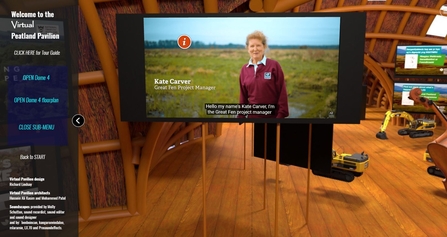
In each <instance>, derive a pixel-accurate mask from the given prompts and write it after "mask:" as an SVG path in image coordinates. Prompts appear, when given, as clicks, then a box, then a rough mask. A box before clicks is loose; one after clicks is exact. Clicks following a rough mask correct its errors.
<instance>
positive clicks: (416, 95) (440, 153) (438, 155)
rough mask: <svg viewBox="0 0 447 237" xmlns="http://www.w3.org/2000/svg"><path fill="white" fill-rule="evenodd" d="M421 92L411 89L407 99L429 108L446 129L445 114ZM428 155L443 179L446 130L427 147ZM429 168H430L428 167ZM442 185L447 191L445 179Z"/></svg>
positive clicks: (446, 160)
mask: <svg viewBox="0 0 447 237" xmlns="http://www.w3.org/2000/svg"><path fill="white" fill-rule="evenodd" d="M421 95H422V90H421V89H420V88H413V89H412V90H411V91H410V95H409V98H410V99H412V100H413V101H414V102H416V103H420V104H422V105H423V106H424V107H425V108H427V109H428V108H431V109H432V110H433V111H434V112H435V114H436V116H438V117H439V119H441V122H442V124H443V125H444V127H447V117H446V116H445V114H444V113H443V112H442V111H441V110H440V109H439V107H438V106H437V105H436V104H435V102H433V101H431V100H429V99H427V98H425V97H422V96H421ZM427 150H428V153H429V154H430V157H431V158H432V160H433V163H435V165H436V168H437V169H439V170H440V171H441V172H442V173H443V174H444V177H445V174H447V130H446V131H445V132H444V133H443V134H441V136H439V137H438V138H436V139H435V140H434V141H432V142H431V143H429V144H428V145H427ZM429 168H430V167H429ZM442 182H443V183H444V188H445V190H446V191H447V182H446V179H444V180H443V181H442Z"/></svg>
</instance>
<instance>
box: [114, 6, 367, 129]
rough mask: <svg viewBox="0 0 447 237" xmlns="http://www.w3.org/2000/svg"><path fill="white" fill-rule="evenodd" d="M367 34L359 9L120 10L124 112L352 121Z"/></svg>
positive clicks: (157, 117)
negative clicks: (187, 12) (300, 11)
mask: <svg viewBox="0 0 447 237" xmlns="http://www.w3.org/2000/svg"><path fill="white" fill-rule="evenodd" d="M129 25H132V27H131V28H129ZM364 33H365V15H364V14H362V13H336V14H335V13H331V14H329V13H328V14H309V13H306V14H293V15H292V14H262V15H261V14H225V15H216V14H204V15H194V16H192V15H127V14H124V15H117V40H118V69H119V70H118V71H119V81H120V99H121V118H122V120H124V121H201V122H207V121H221V122H275V123H278V122H281V123H283V122H284V123H287V122H290V123H297V122H298V123H359V121H360V116H353V114H354V115H360V112H359V111H360V107H361V105H360V101H362V100H361V96H362V95H361V86H362V85H361V78H362V72H363V50H364ZM356 111H357V112H356Z"/></svg>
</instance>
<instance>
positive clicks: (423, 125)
mask: <svg viewBox="0 0 447 237" xmlns="http://www.w3.org/2000/svg"><path fill="white" fill-rule="evenodd" d="M393 117H401V118H405V119H406V120H407V121H408V122H407V125H406V127H405V128H402V129H399V131H397V133H398V134H399V135H401V136H406V135H408V136H409V137H410V138H420V137H431V136H433V134H434V132H433V130H434V129H435V128H436V122H435V121H434V120H430V119H425V118H423V119H414V118H413V116H411V114H409V113H407V112H405V111H397V110H389V111H387V112H386V113H385V118H384V119H383V122H382V126H380V131H379V132H378V133H377V134H376V137H377V138H379V139H382V140H385V139H388V137H387V136H386V132H385V130H386V127H387V126H388V123H389V122H390V120H391V118H393Z"/></svg>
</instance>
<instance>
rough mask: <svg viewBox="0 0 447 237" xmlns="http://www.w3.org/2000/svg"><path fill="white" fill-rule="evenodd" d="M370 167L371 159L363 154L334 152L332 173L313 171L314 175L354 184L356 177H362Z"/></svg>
mask: <svg viewBox="0 0 447 237" xmlns="http://www.w3.org/2000/svg"><path fill="white" fill-rule="evenodd" d="M368 166H369V157H368V155H367V154H365V153H364V152H362V153H354V154H348V153H341V154H338V153H337V152H336V151H335V150H332V169H331V172H330V173H322V172H319V171H316V170H312V173H313V174H314V175H318V176H323V177H327V178H331V179H336V180H340V181H344V182H352V181H353V180H354V179H355V177H360V176H361V175H362V174H363V172H364V171H365V170H366V168H368Z"/></svg>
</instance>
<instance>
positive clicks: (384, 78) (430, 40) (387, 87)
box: [316, 0, 447, 109]
mask: <svg viewBox="0 0 447 237" xmlns="http://www.w3.org/2000/svg"><path fill="white" fill-rule="evenodd" d="M416 4H417V1H415V0H412V1H411V2H410V5H409V6H403V5H391V2H390V1H387V2H385V4H383V5H382V4H381V5H357V6H342V7H336V8H330V9H322V10H318V11H316V12H371V11H381V15H380V16H379V18H378V23H377V24H376V27H375V29H374V32H367V33H366V34H365V38H366V39H370V40H371V42H370V46H369V50H370V51H373V49H374V45H375V42H376V40H377V39H384V40H391V41H392V46H391V49H390V50H389V53H388V57H387V61H386V62H380V61H376V60H374V59H373V58H372V57H370V56H368V54H365V59H364V65H365V67H367V68H368V69H369V70H371V72H372V73H373V75H375V76H376V77H377V78H378V79H379V82H380V84H381V85H382V87H383V88H382V89H380V91H379V94H378V95H377V96H378V98H377V103H376V107H381V97H382V96H385V100H386V103H387V104H385V105H384V106H385V107H386V109H391V106H392V95H393V93H392V92H393V80H392V78H390V77H389V75H388V74H387V73H386V72H385V68H394V63H392V60H393V59H394V54H395V48H396V46H397V45H398V42H399V41H410V42H416V43H417V44H421V43H426V44H435V45H445V44H447V37H446V38H445V39H442V38H434V37H426V36H425V33H426V31H427V30H428V26H429V25H430V24H429V22H427V23H426V24H425V26H424V28H423V30H422V32H421V34H420V35H407V34H403V30H404V27H405V25H406V23H407V22H408V19H409V17H410V14H412V13H418V14H426V15H429V16H430V18H429V20H430V21H432V20H433V19H434V16H435V15H437V14H439V10H437V9H433V8H424V7H417V6H415V5H416ZM442 4H443V3H442V1H439V2H438V5H437V8H439V7H440V6H441V5H442ZM386 12H404V13H405V14H404V15H403V17H402V19H401V22H400V24H399V27H398V29H397V31H396V32H395V33H380V32H379V31H380V28H381V26H382V24H383V23H384V19H385V16H386ZM376 86H377V84H374V85H373V87H374V88H375V87H376ZM374 93H375V90H374V89H372V90H371V91H370V94H369V95H368V97H369V102H372V97H373V96H374Z"/></svg>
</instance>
